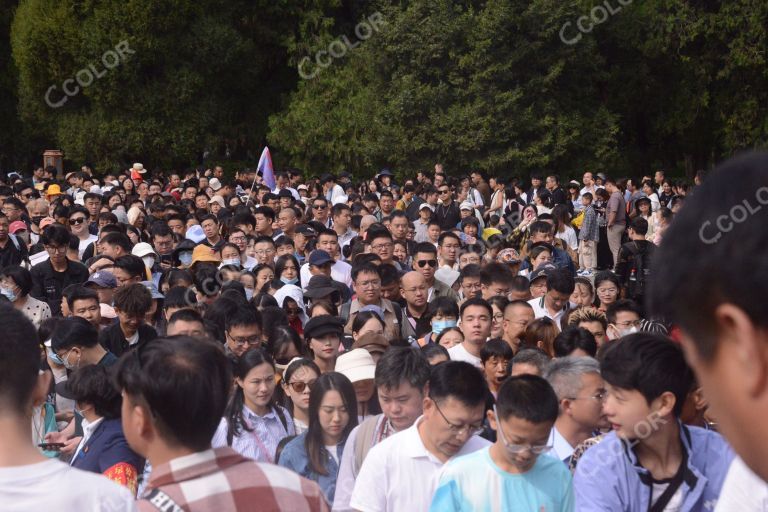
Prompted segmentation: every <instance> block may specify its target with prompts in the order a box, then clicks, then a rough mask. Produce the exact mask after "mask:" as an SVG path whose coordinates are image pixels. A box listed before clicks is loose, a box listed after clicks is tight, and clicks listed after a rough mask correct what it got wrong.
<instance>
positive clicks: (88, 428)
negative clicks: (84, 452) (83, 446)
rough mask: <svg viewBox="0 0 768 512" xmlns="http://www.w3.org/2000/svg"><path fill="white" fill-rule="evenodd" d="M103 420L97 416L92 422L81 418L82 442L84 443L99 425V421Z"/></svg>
mask: <svg viewBox="0 0 768 512" xmlns="http://www.w3.org/2000/svg"><path fill="white" fill-rule="evenodd" d="M102 421H104V418H99V419H97V420H95V421H94V422H90V421H88V420H87V419H85V418H83V421H82V425H83V443H85V442H86V441H87V440H88V439H89V438H90V437H91V436H92V435H93V433H94V432H95V431H96V429H97V428H98V426H99V425H101V422H102Z"/></svg>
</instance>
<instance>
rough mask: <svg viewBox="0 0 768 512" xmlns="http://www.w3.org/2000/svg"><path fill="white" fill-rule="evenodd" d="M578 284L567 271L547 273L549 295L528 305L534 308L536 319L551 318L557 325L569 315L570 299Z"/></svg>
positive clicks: (530, 301)
mask: <svg viewBox="0 0 768 512" xmlns="http://www.w3.org/2000/svg"><path fill="white" fill-rule="evenodd" d="M575 287H576V283H575V282H574V280H573V275H572V274H571V273H570V272H569V271H568V270H566V269H563V268H559V269H554V270H552V271H550V272H548V273H547V293H545V294H544V296H543V297H541V298H537V299H531V300H529V301H528V304H530V306H531V307H532V308H533V314H534V317H535V318H549V319H550V320H552V321H553V322H555V323H556V324H559V323H560V320H561V319H562V318H563V316H564V315H565V314H566V313H567V311H568V308H569V307H571V305H570V298H571V294H572V293H573V290H574V289H575Z"/></svg>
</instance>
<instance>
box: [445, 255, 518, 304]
mask: <svg viewBox="0 0 768 512" xmlns="http://www.w3.org/2000/svg"><path fill="white" fill-rule="evenodd" d="M480 276H481V273H480V265H477V264H474V263H472V264H469V265H466V266H465V267H464V268H462V269H461V271H460V272H459V286H460V287H461V288H460V290H459V300H461V301H464V300H466V299H468V298H470V297H479V296H480V295H481V293H482V291H481V285H480ZM526 289H527V287H526Z"/></svg>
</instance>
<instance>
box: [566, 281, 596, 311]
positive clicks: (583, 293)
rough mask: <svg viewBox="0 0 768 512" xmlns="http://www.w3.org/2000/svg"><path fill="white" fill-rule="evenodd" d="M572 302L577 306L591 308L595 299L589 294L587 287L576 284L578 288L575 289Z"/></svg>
mask: <svg viewBox="0 0 768 512" xmlns="http://www.w3.org/2000/svg"><path fill="white" fill-rule="evenodd" d="M570 300H571V302H573V303H574V304H576V305H577V306H591V305H592V302H593V301H594V297H593V295H592V294H591V293H589V288H587V287H586V285H584V284H580V283H576V288H574V289H573V293H572V294H571V299H570Z"/></svg>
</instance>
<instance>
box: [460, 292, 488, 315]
mask: <svg viewBox="0 0 768 512" xmlns="http://www.w3.org/2000/svg"><path fill="white" fill-rule="evenodd" d="M470 306H481V307H484V308H485V309H486V310H487V311H488V316H490V317H493V308H492V307H491V305H490V304H489V303H488V301H487V300H485V299H483V298H481V297H470V298H469V299H467V300H465V301H464V303H463V304H462V305H461V308H460V309H459V316H460V317H461V316H464V311H466V310H467V308H468V307H470Z"/></svg>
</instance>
